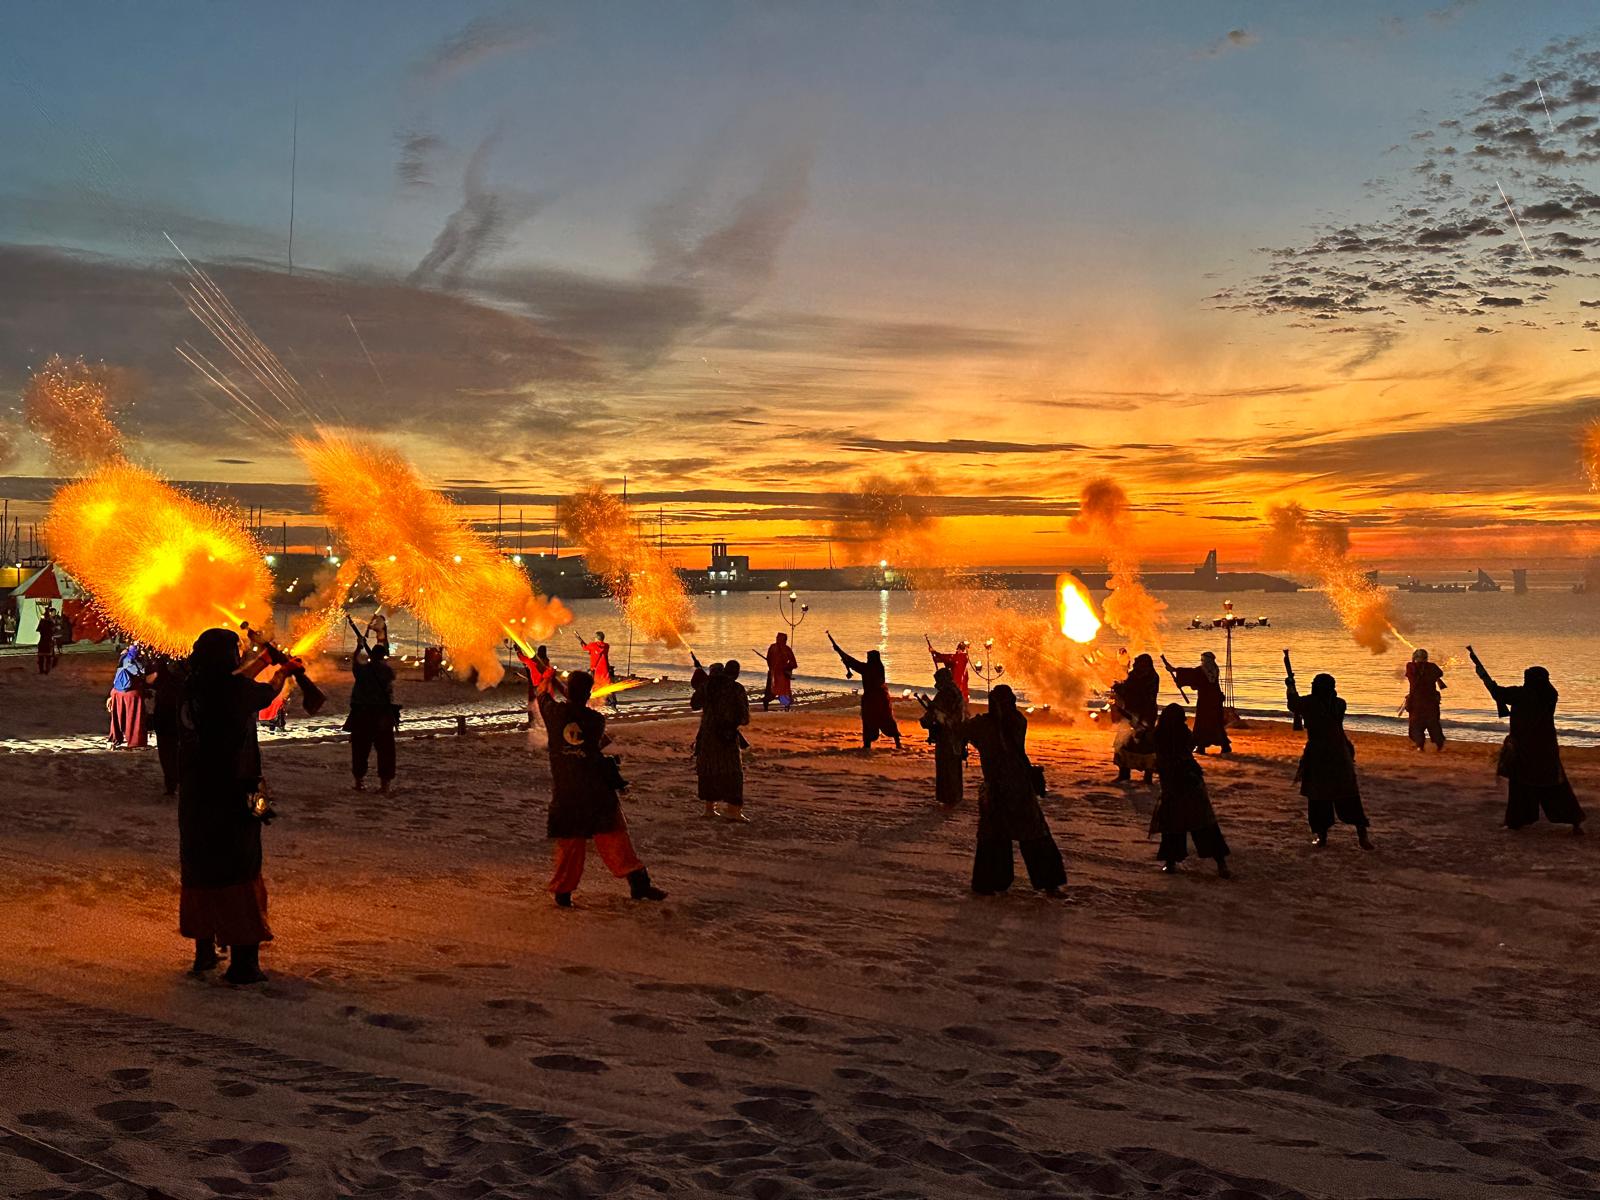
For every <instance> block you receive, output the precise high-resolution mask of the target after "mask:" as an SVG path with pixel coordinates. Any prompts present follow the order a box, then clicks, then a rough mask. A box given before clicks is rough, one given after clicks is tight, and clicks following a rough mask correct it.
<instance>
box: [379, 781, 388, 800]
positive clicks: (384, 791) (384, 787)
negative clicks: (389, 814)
mask: <svg viewBox="0 0 1600 1200" xmlns="http://www.w3.org/2000/svg"><path fill="white" fill-rule="evenodd" d="M388 794H389V781H388V780H387V779H380V780H378V795H380V796H387V795H388Z"/></svg>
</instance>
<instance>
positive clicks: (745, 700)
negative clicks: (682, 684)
mask: <svg viewBox="0 0 1600 1200" xmlns="http://www.w3.org/2000/svg"><path fill="white" fill-rule="evenodd" d="M718 667H720V668H721V669H720V670H716V669H715V668H718ZM699 702H700V730H699V733H698V735H697V736H696V737H695V740H694V765H695V781H696V783H697V785H698V791H699V796H700V799H701V800H703V801H704V802H705V806H706V816H708V817H716V816H722V817H726V818H727V819H728V820H730V821H748V820H749V819H750V818H749V817H747V816H745V815H744V758H743V755H742V754H741V750H742V748H743V745H744V737H743V735H742V734H741V733H740V732H739V730H740V728H741V727H742V726H745V725H748V724H750V697H749V695H748V694H746V692H745V690H744V684H742V683H740V682H739V663H738V661H737V660H734V659H729V660H728V662H726V663H714V664H713V672H712V673H708V674H707V676H706V680H705V683H704V686H703V688H702V690H701V693H700V696H699ZM692 703H693V701H691V704H692ZM719 804H720V805H721V806H722V808H721V810H720V811H719V810H718V808H717V805H719Z"/></svg>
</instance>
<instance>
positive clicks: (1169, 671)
mask: <svg viewBox="0 0 1600 1200" xmlns="http://www.w3.org/2000/svg"><path fill="white" fill-rule="evenodd" d="M1161 665H1162V666H1163V667H1165V668H1166V669H1167V674H1168V675H1171V676H1172V686H1173V687H1175V688H1177V689H1178V695H1180V696H1182V697H1183V702H1184V703H1185V704H1187V703H1189V693H1188V692H1186V691H1184V690H1183V684H1181V683H1179V682H1178V673H1177V672H1176V671H1174V670H1173V669H1172V664H1171V663H1169V662H1168V661H1167V656H1166V655H1165V654H1163V655H1162V656H1161Z"/></svg>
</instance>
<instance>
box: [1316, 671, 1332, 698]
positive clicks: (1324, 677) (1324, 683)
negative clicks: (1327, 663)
mask: <svg viewBox="0 0 1600 1200" xmlns="http://www.w3.org/2000/svg"><path fill="white" fill-rule="evenodd" d="M1311 694H1312V695H1313V696H1315V697H1316V698H1317V699H1318V700H1336V699H1338V696H1339V685H1338V682H1337V681H1336V680H1335V679H1334V677H1333V676H1332V675H1329V674H1328V673H1327V672H1326V671H1324V672H1322V673H1321V674H1320V675H1316V676H1314V677H1313V678H1312V680H1311Z"/></svg>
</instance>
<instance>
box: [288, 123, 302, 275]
mask: <svg viewBox="0 0 1600 1200" xmlns="http://www.w3.org/2000/svg"><path fill="white" fill-rule="evenodd" d="M299 166H300V97H299V96H296V97H295V98H294V124H293V125H292V126H291V131H290V134H289V274H291V275H293V274H294V185H295V175H296V173H297V171H298V168H299Z"/></svg>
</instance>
